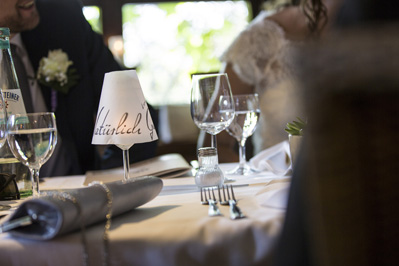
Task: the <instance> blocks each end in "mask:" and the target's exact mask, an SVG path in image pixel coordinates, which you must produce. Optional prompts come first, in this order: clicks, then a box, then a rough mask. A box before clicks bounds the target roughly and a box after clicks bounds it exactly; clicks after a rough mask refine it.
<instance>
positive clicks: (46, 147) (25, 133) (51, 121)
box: [7, 112, 57, 197]
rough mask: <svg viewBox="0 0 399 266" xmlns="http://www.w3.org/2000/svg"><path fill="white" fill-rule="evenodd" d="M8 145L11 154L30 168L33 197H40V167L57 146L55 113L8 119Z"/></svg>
mask: <svg viewBox="0 0 399 266" xmlns="http://www.w3.org/2000/svg"><path fill="white" fill-rule="evenodd" d="M7 129H8V143H9V145H10V149H11V152H12V153H13V155H14V156H15V158H17V159H18V160H19V161H20V162H21V163H23V164H24V165H26V166H28V167H29V170H30V172H31V180H32V186H33V188H32V192H33V197H38V196H39V194H40V191H39V171H40V167H41V166H42V165H43V164H44V163H45V162H47V160H48V159H49V158H50V157H51V155H52V154H53V152H54V148H55V145H56V144H57V126H56V123H55V115H54V113H50V112H49V113H30V114H26V115H24V114H14V115H11V116H10V117H9V118H8V123H7Z"/></svg>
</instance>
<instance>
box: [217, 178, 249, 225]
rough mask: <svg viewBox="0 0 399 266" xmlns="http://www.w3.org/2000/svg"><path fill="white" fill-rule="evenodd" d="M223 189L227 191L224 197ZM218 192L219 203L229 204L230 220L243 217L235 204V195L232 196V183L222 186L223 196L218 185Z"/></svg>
mask: <svg viewBox="0 0 399 266" xmlns="http://www.w3.org/2000/svg"><path fill="white" fill-rule="evenodd" d="M229 187H230V191H231V197H230V192H229ZM225 191H227V197H226V192H225ZM218 192H219V202H220V204H221V205H230V218H231V219H232V220H236V219H240V218H245V215H244V214H243V213H242V212H241V210H240V208H238V206H237V200H236V197H235V196H234V191H233V185H230V186H229V185H226V186H222V194H223V198H222V196H221V193H220V187H218Z"/></svg>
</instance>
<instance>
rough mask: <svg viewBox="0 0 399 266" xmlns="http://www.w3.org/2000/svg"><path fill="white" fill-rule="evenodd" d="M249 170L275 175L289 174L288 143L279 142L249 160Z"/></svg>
mask: <svg viewBox="0 0 399 266" xmlns="http://www.w3.org/2000/svg"><path fill="white" fill-rule="evenodd" d="M249 164H250V165H251V168H252V169H254V170H257V171H271V172H273V173H274V174H276V175H289V174H291V161H290V145H289V143H288V141H283V142H280V143H278V144H276V145H274V146H272V147H270V148H268V149H266V150H263V151H261V152H260V153H258V154H257V155H255V156H254V157H252V159H251V160H249Z"/></svg>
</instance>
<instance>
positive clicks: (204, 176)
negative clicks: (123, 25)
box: [195, 147, 224, 187]
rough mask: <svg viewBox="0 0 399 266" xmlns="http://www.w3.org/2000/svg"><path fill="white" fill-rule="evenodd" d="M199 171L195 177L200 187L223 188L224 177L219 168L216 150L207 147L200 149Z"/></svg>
mask: <svg viewBox="0 0 399 266" xmlns="http://www.w3.org/2000/svg"><path fill="white" fill-rule="evenodd" d="M198 163H199V169H198V171H197V173H196V175H195V184H196V185H197V186H198V187H214V186H222V185H223V181H224V175H223V172H222V170H220V168H219V161H218V154H217V150H216V148H213V147H206V148H200V149H198Z"/></svg>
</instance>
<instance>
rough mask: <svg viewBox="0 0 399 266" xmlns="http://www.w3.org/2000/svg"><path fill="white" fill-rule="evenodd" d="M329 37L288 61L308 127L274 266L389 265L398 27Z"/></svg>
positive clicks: (394, 238)
mask: <svg viewBox="0 0 399 266" xmlns="http://www.w3.org/2000/svg"><path fill="white" fill-rule="evenodd" d="M330 37H331V38H328V39H327V40H325V41H323V43H321V44H318V45H315V46H313V47H308V48H307V50H306V51H305V52H304V53H303V54H301V56H300V58H299V60H298V63H299V66H300V67H301V72H302V73H301V74H300V75H299V80H300V83H301V87H302V89H303V90H304V94H303V96H304V97H303V99H304V101H303V104H304V106H305V108H306V109H307V110H306V111H307V114H308V127H307V131H306V134H305V136H304V137H305V139H304V146H303V149H302V150H301V154H300V155H299V158H298V159H299V161H298V163H297V164H296V165H295V168H294V176H293V178H292V186H291V192H290V198H289V203H288V208H287V216H286V221H285V224H284V228H283V232H282V235H281V239H280V242H279V243H278V245H277V247H276V253H275V254H276V256H275V258H274V259H275V260H274V265H282V266H283V265H284V266H285V265H290V266H292V265H307V266H309V265H351V266H354V265H362V266H364V265H398V263H399V252H398V247H399V193H398V187H399V176H398V173H399V147H398V132H399V72H398V71H399V25H391V26H385V27H382V26H381V25H379V26H378V27H376V28H368V29H360V28H358V29H356V30H349V31H348V32H345V31H341V32H340V33H339V35H338V36H337V35H333V36H330ZM309 58H312V60H309Z"/></svg>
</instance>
